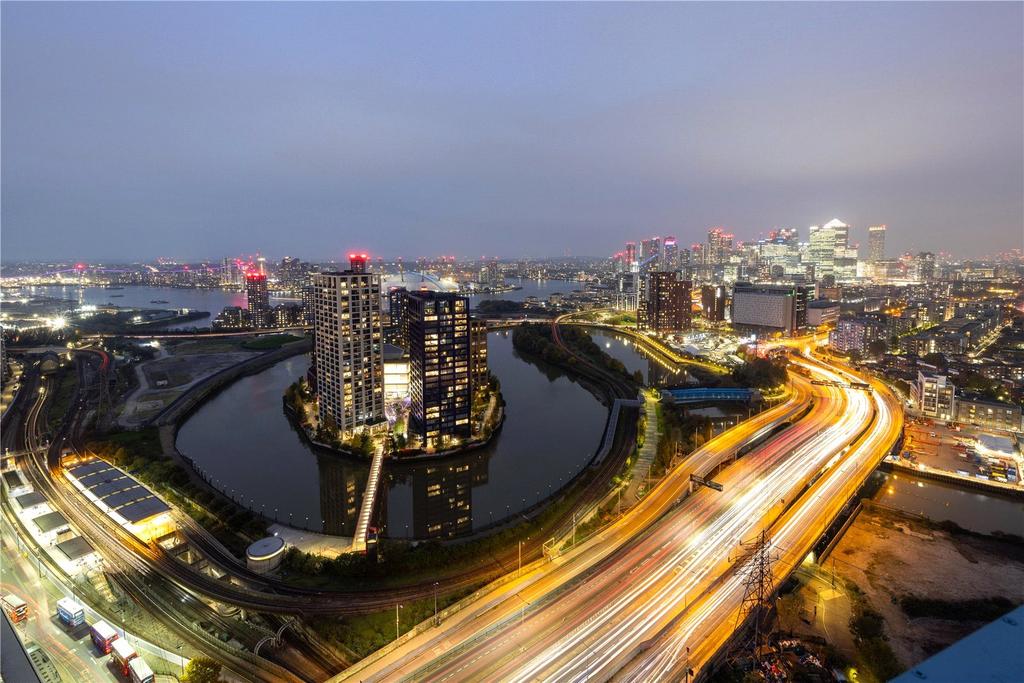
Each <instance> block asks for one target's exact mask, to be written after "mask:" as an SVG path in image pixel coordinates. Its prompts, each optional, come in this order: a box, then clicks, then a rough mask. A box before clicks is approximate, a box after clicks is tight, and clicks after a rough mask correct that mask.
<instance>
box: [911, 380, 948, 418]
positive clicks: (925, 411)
mask: <svg viewBox="0 0 1024 683" xmlns="http://www.w3.org/2000/svg"><path fill="white" fill-rule="evenodd" d="M910 400H911V402H912V403H913V405H914V408H915V409H916V410H917V411H918V412H920V413H921V414H922V415H924V416H926V417H931V418H935V419H936V420H954V419H956V388H955V387H954V386H953V383H952V382H950V381H949V378H948V377H946V376H945V375H926V374H925V373H923V372H918V373H917V381H916V382H914V383H913V384H911V385H910Z"/></svg>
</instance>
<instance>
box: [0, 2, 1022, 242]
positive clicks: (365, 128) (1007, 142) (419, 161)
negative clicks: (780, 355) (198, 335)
mask: <svg viewBox="0 0 1024 683" xmlns="http://www.w3.org/2000/svg"><path fill="white" fill-rule="evenodd" d="M0 12H2V36H0V38H2V55H0V56H2V78H3V83H2V98H3V99H2V103H3V111H2V115H3V121H2V140H0V143H2V202H3V203H2V231H3V232H2V239H3V242H2V248H3V259H4V260H5V261H10V260H15V259H46V258H75V259H94V260H95V259H100V258H104V259H108V260H113V259H119V258H120V259H135V258H150V257H155V256H160V255H163V256H173V257H178V258H189V259H197V258H204V257H214V258H216V257H221V256H225V255H234V254H238V253H243V252H244V253H252V252H255V251H262V252H263V253H265V254H268V255H270V256H273V257H279V256H281V255H284V254H292V255H298V256H301V257H304V258H311V259H327V258H337V257H340V256H341V255H342V254H343V253H344V252H345V251H347V250H348V249H349V248H355V247H358V248H361V249H365V250H369V251H371V252H372V253H374V254H381V255H383V256H386V257H390V256H398V255H403V256H406V257H413V256H421V255H437V254H442V253H444V254H457V255H460V256H479V255H488V256H490V255H497V256H504V257H515V256H543V255H559V254H566V253H568V254H572V255H583V256H589V255H602V254H606V253H610V252H613V251H616V250H618V249H620V248H621V247H620V244H621V243H622V242H623V241H625V240H626V239H634V238H641V237H646V236H650V235H652V234H675V235H676V236H677V237H678V238H679V240H680V242H681V243H684V244H688V243H690V242H693V241H700V240H703V239H704V235H705V233H706V231H707V228H708V227H709V226H713V225H724V226H728V227H730V228H732V229H733V231H734V232H735V233H736V236H737V238H753V237H756V236H757V235H758V234H761V233H764V232H766V231H767V230H770V229H772V228H773V227H777V226H791V227H797V228H799V229H800V234H801V237H802V238H806V235H807V226H808V225H810V224H813V223H821V222H825V221H827V220H829V219H830V218H832V217H833V216H838V217H840V218H842V219H844V220H845V221H846V222H848V223H851V224H852V225H853V226H854V232H853V236H854V238H855V239H856V240H859V241H861V242H862V243H866V241H867V239H866V227H867V226H868V225H871V224H875V223H887V224H888V225H889V245H890V246H889V251H890V253H891V254H896V253H897V252H899V251H902V250H906V249H914V250H921V249H930V250H935V251H938V250H947V251H951V252H953V253H954V254H959V255H964V256H980V255H983V254H987V253H993V252H995V251H998V250H1002V249H1008V248H1015V247H1016V248H1019V247H1021V246H1022V242H1024V136H1022V129H1024V124H1022V120H1024V118H1022V117H1024V95H1022V91H1024V47H1022V46H1024V29H1022V26H1024V5H1022V4H1020V3H1005V4H978V3H971V4H960V5H952V4H924V3H872V4H832V3H822V4H803V3H799V4H634V5H626V4H571V5H568V4H520V5H514V4H462V3H453V4H326V3H313V4H307V3H303V4H291V3H252V4H235V3H219V4H186V3H179V4H151V3H109V4H101V5H93V4H78V3H76V4H55V3H13V2H4V3H3V4H2V9H0Z"/></svg>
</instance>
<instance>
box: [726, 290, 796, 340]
mask: <svg viewBox="0 0 1024 683" xmlns="http://www.w3.org/2000/svg"><path fill="white" fill-rule="evenodd" d="M731 318H732V324H733V326H734V327H736V328H738V329H743V330H749V331H753V332H761V333H766V332H767V333H771V332H782V333H783V334H787V335H792V334H794V333H795V332H796V331H798V330H800V329H801V328H803V327H805V326H806V325H807V289H806V288H805V287H801V286H798V285H753V284H750V283H749V282H737V283H736V285H735V286H734V287H733V293H732V309H731Z"/></svg>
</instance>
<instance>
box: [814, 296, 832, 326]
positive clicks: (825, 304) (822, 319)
mask: <svg viewBox="0 0 1024 683" xmlns="http://www.w3.org/2000/svg"><path fill="white" fill-rule="evenodd" d="M838 320H839V302H838V301H832V300H831V299H815V300H814V301H811V302H810V303H808V304H807V324H808V325H809V326H810V327H819V326H821V325H830V324H832V323H835V322H837V321H838Z"/></svg>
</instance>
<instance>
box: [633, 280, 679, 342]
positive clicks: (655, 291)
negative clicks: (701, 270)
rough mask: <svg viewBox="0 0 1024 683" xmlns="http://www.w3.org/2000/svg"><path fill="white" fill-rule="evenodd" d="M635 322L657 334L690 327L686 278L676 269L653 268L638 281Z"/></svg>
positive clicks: (643, 328) (670, 332) (641, 327)
mask: <svg viewBox="0 0 1024 683" xmlns="http://www.w3.org/2000/svg"><path fill="white" fill-rule="evenodd" d="M642 283H643V284H642V286H643V292H642V293H641V296H640V305H639V308H638V309H637V326H638V327H639V328H640V329H642V330H652V331H654V332H658V333H659V334H672V333H675V332H682V331H684V330H687V329H689V327H690V308H691V299H690V281H689V280H686V279H684V278H683V276H682V274H681V273H679V272H678V271H672V272H668V271H656V272H653V273H649V274H648V275H647V276H646V277H644V278H643V281H642Z"/></svg>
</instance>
